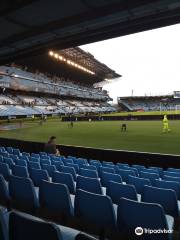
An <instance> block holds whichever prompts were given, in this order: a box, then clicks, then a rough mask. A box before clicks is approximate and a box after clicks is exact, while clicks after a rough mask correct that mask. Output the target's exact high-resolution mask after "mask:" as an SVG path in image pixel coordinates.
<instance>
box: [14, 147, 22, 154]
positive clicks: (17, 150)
mask: <svg viewBox="0 0 180 240" xmlns="http://www.w3.org/2000/svg"><path fill="white" fill-rule="evenodd" d="M13 154H14V155H16V156H21V152H20V150H19V149H18V148H14V149H13Z"/></svg>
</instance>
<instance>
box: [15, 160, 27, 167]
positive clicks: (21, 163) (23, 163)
mask: <svg viewBox="0 0 180 240" xmlns="http://www.w3.org/2000/svg"><path fill="white" fill-rule="evenodd" d="M15 164H16V165H17V166H22V167H27V162H26V161H25V160H16V161H15Z"/></svg>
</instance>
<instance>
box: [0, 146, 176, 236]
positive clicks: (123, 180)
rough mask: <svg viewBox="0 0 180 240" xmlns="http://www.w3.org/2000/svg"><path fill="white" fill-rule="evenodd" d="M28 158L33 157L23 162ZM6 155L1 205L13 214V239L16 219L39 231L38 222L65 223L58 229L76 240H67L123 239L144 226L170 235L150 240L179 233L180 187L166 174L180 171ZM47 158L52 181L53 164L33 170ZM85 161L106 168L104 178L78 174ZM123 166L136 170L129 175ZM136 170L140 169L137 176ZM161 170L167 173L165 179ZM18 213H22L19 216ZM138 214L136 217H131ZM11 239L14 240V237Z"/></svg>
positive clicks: (0, 152) (1, 151) (0, 171)
mask: <svg viewBox="0 0 180 240" xmlns="http://www.w3.org/2000/svg"><path fill="white" fill-rule="evenodd" d="M9 152H11V153H9ZM12 152H13V153H12ZM25 155H27V156H28V157H27V158H23V159H24V160H22V157H23V156H25ZM13 156H16V157H15V158H13ZM0 157H1V163H0V204H1V206H2V207H5V208H6V207H7V210H6V212H7V213H6V215H7V214H8V215H9V211H10V223H9V224H10V235H11V234H12V232H11V231H13V232H14V234H17V233H16V231H17V229H15V228H14V227H13V226H12V223H11V218H13V219H17V220H13V222H14V221H15V222H16V223H17V224H19V223H18V222H19V221H20V222H21V221H25V222H26V221H27V222H29V224H28V225H27V227H28V228H29V229H31V227H33V226H34V227H35V228H36V226H35V222H36V223H37V227H38V224H40V225H41V224H47V226H49V227H50V228H51V225H48V224H49V223H48V222H46V221H49V220H51V221H53V222H55V223H56V224H57V223H58V224H61V225H59V226H58V228H57V225H53V226H54V227H55V229H58V231H59V232H60V233H61V234H62V235H63V234H65V235H68V234H70V235H71V238H68V237H67V239H75V237H76V236H77V235H78V234H79V232H80V231H84V232H86V233H88V234H93V235H95V236H96V237H100V238H101V239H104V238H106V237H107V238H108V239H120V237H122V236H123V237H124V239H128V238H126V237H128V236H134V235H132V234H134V229H135V227H137V226H142V227H145V228H150V229H156V228H157V229H162V230H163V229H166V230H167V231H168V234H164V235H163V234H160V235H158V237H157V234H153V233H152V235H151V236H152V237H153V238H150V239H158V240H159V239H163V240H164V239H167V240H170V239H173V238H172V236H173V235H172V233H171V230H174V231H175V230H176V231H177V230H178V229H177V226H176V221H178V218H179V211H180V202H179V200H178V199H179V193H180V183H179V182H177V181H174V182H173V181H169V179H168V180H166V179H165V176H166V174H168V173H172V171H175V172H178V171H179V170H178V169H172V168H171V169H160V168H158V167H157V168H155V167H153V168H151V167H148V168H147V167H145V166H142V165H128V164H120V163H117V164H114V163H110V162H109V163H105V162H100V161H98V160H88V159H81V158H76V157H72V156H68V157H65V156H59V157H57V156H54V155H52V154H50V155H48V154H46V153H39V154H35V153H32V154H29V153H25V152H23V153H22V152H21V151H20V150H19V149H14V148H10V147H7V148H5V147H0ZM7 158H8V159H11V164H12V165H8V164H7V163H6V159H7ZM45 158H46V160H47V159H48V162H47V163H48V164H47V166H49V167H50V168H49V169H51V171H50V174H51V176H52V178H50V177H48V172H47V171H48V168H47V166H46V167H45V168H46V170H44V165H43V164H41V165H39V167H40V169H33V168H31V166H30V165H29V162H30V160H32V159H36V161H37V162H36V161H34V162H33V163H38V162H41V161H43V160H44V159H45ZM54 159H56V161H55V162H58V161H59V162H60V163H61V168H60V169H59V171H57V169H56V167H55V166H54V165H53V164H54ZM19 161H20V162H21V161H24V162H27V165H26V166H23V167H22V166H19V165H18V162H19ZM67 162H68V163H67ZM70 162H71V167H67V166H64V167H62V166H63V164H65V165H66V164H70ZM82 163H83V167H84V169H86V168H90V169H91V167H93V169H94V163H96V165H98V166H99V169H100V170H99V173H100V175H99V177H98V172H96V171H97V170H88V169H86V170H88V171H93V172H96V174H97V175H96V178H90V177H87V176H81V171H79V172H77V166H79V167H80V166H82ZM38 164H39V163H38ZM104 165H105V166H106V167H104ZM107 165H108V166H109V167H108V166H107ZM123 167H124V169H126V168H127V167H128V168H129V169H131V168H132V170H124V171H123ZM75 169H76V170H75ZM79 169H82V168H79ZM134 169H137V175H136V176H135V174H134ZM72 170H73V171H72ZM141 170H143V171H141ZM151 170H153V173H152V172H151ZM126 171H127V172H126ZM67 172H68V173H67ZM154 172H156V173H154ZM159 172H161V173H162V177H160V175H159ZM42 173H43V174H42ZM44 173H45V174H44ZM71 174H72V175H71ZM74 174H75V175H74ZM131 174H132V175H131ZM142 174H143V175H142ZM151 174H155V175H156V176H158V178H154V175H153V178H152V176H151ZM170 178H173V177H170ZM174 178H175V177H174ZM152 180H153V181H152ZM7 183H8V184H7ZM101 183H102V184H103V186H102V185H101ZM14 210H15V211H17V210H18V211H20V212H19V213H16V212H14ZM12 211H13V212H12ZM2 212H3V211H2ZM132 212H133V216H134V217H133V218H132V217H131V214H130V213H132ZM0 213H1V211H0ZM27 214H30V215H27ZM147 214H148V218H147ZM12 216H13V217H12ZM37 217H38V218H37ZM42 219H44V220H42ZM155 219H156V221H155ZM160 219H161V220H160ZM34 221H35V222H34ZM16 223H14V224H16ZM22 224H24V223H22ZM62 225H63V226H62ZM65 226H66V227H65ZM54 227H53V229H54ZM71 228H73V229H72V230H71ZM12 229H14V230H12ZM67 229H68V231H69V233H67ZM74 229H76V230H74ZM27 231H30V230H28V229H27ZM71 231H72V233H71ZM132 231H133V233H132ZM50 232H51V231H50ZM22 234H25V233H22ZM41 234H42V233H41ZM129 234H130V235H129ZM72 236H73V237H72ZM10 239H14V238H13V237H12V236H11V237H10ZM35 239H36V238H35ZM43 239H44V238H43ZM45 239H46V238H45ZM57 239H59V238H57ZM60 239H61V238H60ZM63 239H66V238H63ZM84 239H86V238H84ZM87 239H88V238H87ZM134 239H136V238H134ZM143 239H145V240H146V239H149V238H148V237H147V238H143ZM18 240H19V238H18Z"/></svg>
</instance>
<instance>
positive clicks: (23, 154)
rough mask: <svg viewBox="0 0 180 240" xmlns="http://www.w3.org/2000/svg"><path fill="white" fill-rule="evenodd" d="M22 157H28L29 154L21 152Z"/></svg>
mask: <svg viewBox="0 0 180 240" xmlns="http://www.w3.org/2000/svg"><path fill="white" fill-rule="evenodd" d="M22 156H26V157H30V156H31V155H30V153H27V152H22Z"/></svg>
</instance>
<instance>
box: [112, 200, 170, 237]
mask: <svg viewBox="0 0 180 240" xmlns="http://www.w3.org/2000/svg"><path fill="white" fill-rule="evenodd" d="M172 221H173V220H172ZM117 226H118V230H119V232H120V233H121V238H122V239H123V238H124V239H133V240H135V239H142V240H171V236H170V234H164V233H159V234H157V233H156V234H155V233H154V234H153V233H151V234H142V235H141V236H140V235H136V234H135V229H136V230H137V233H140V230H141V229H139V231H138V229H137V228H138V227H139V228H142V230H141V231H143V230H144V228H146V229H161V230H164V229H166V230H169V227H168V223H167V220H166V216H165V213H164V210H163V208H162V207H161V206H160V205H159V204H152V203H143V202H137V201H133V200H130V199H126V198H121V199H120V202H119V205H118V211H117ZM170 230H171V229H170Z"/></svg>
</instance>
